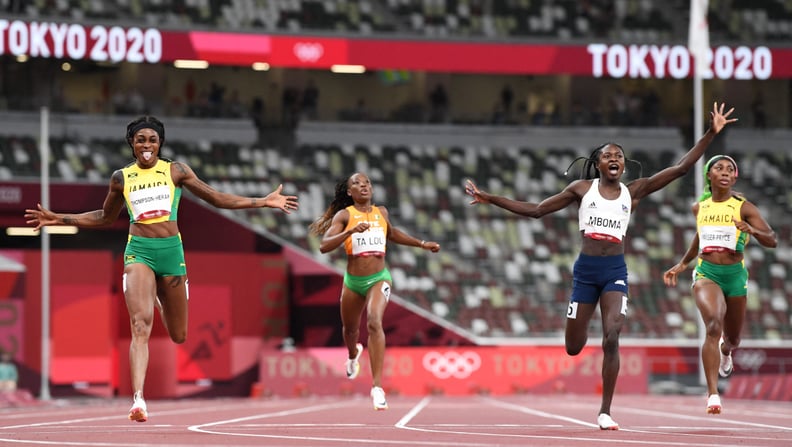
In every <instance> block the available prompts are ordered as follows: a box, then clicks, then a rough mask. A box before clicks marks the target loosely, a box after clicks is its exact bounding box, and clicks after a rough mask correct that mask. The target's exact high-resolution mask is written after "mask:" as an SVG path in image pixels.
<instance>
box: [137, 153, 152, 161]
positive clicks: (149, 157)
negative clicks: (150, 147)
mask: <svg viewBox="0 0 792 447" xmlns="http://www.w3.org/2000/svg"><path fill="white" fill-rule="evenodd" d="M140 155H141V156H142V157H143V159H144V160H146V161H149V160H151V157H153V156H154V152H151V151H145V152H141V153H140Z"/></svg>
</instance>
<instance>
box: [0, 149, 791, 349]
mask: <svg viewBox="0 0 792 447" xmlns="http://www.w3.org/2000/svg"><path fill="white" fill-rule="evenodd" d="M51 148H52V149H51V150H52V151H53V154H55V155H56V157H55V159H56V160H58V161H57V162H53V166H52V169H51V172H52V175H53V177H55V178H60V179H64V180H83V181H85V180H87V181H97V180H101V181H106V180H107V178H109V175H110V168H108V166H120V165H121V164H122V161H121V160H128V157H129V155H128V148H127V147H126V146H124V145H123V144H119V143H118V142H117V141H112V140H93V141H90V142H76V141H70V140H68V139H63V140H54V141H53V142H52V144H51ZM36 150H37V149H36V143H35V141H34V140H33V139H30V138H15V137H9V136H5V137H2V138H0V156H1V157H2V159H3V160H4V162H3V165H4V166H8V167H9V168H10V170H6V171H0V175H3V176H6V177H8V176H9V175H14V176H17V177H19V176H22V177H24V176H30V175H35V173H36V172H37V170H38V166H37V163H38V155H37V152H36ZM680 154H681V153H680V152H679V151H678V150H667V151H661V152H649V151H639V150H636V151H635V152H634V153H628V157H629V158H632V159H635V160H637V161H639V162H640V163H641V167H640V168H638V167H633V166H634V165H632V164H631V165H629V166H628V169H634V174H629V173H628V175H634V176H638V175H639V172H640V173H642V175H644V176H646V175H650V174H651V173H654V172H657V170H658V169H659V168H660V166H662V165H666V164H668V163H670V162H671V161H672V160H676V159H678V157H679V155H680ZM577 155H578V153H577V152H576V151H575V150H574V149H571V148H530V147H490V148H486V149H485V148H461V147H441V146H433V145H422V146H417V145H416V146H410V147H407V146H388V145H375V144H369V145H336V144H324V145H316V144H304V145H299V146H298V147H296V148H294V149H293V150H288V149H285V148H284V147H258V146H255V145H249V146H246V145H239V144H236V143H222V142H211V141H196V142H186V141H173V140H168V144H167V147H166V148H165V149H164V150H163V156H165V157H169V158H173V159H176V160H182V161H185V162H187V163H188V164H190V166H191V167H193V169H194V170H195V171H196V173H197V174H198V175H199V176H200V177H201V178H204V179H205V180H207V182H208V183H210V184H211V185H212V186H213V187H215V188H217V189H220V190H224V191H229V192H234V193H237V194H240V195H261V194H264V193H267V192H269V191H270V190H271V188H272V185H273V184H277V183H281V182H282V183H283V184H284V185H285V188H286V190H288V191H292V192H295V193H297V194H299V196H300V197H301V204H302V206H301V208H300V210H299V211H298V212H295V213H293V214H290V215H286V214H280V213H271V212H267V211H266V210H258V209H255V210H247V211H245V212H242V215H244V216H245V217H246V219H247V220H248V222H249V224H250V226H251V228H253V229H255V230H257V231H263V232H271V233H273V234H277V235H279V236H280V237H282V238H284V239H286V240H288V241H290V242H291V243H293V244H294V245H295V246H298V247H300V248H302V249H304V250H306V251H307V252H309V253H311V254H314V255H316V256H317V258H318V259H326V258H322V256H323V255H319V254H318V238H316V237H315V236H312V235H309V234H308V231H307V227H308V225H310V223H311V222H312V221H313V220H314V219H315V218H316V217H318V216H320V215H321V214H322V213H323V212H324V209H325V207H326V206H327V204H329V201H330V197H329V194H328V191H332V190H333V189H334V184H335V181H336V180H337V179H339V178H341V177H343V176H344V175H346V174H348V173H350V172H354V171H363V172H366V173H368V174H369V175H370V176H371V178H372V181H373V183H374V188H375V193H374V194H375V198H376V202H377V203H380V204H384V205H385V206H387V207H388V209H389V211H390V214H391V216H392V219H393V223H394V224H395V225H397V226H400V227H402V228H404V229H405V230H406V231H408V232H410V233H413V234H416V235H420V236H421V237H422V238H426V239H432V240H436V241H438V242H440V244H441V245H442V247H443V250H442V251H441V252H440V253H438V254H436V255H429V254H423V253H420V252H419V251H417V250H416V249H414V248H409V247H403V246H398V245H393V246H391V247H389V254H388V264H389V266H390V268H391V270H392V273H393V277H394V283H395V285H394V288H395V290H396V293H397V294H398V295H400V296H402V297H404V298H405V299H408V300H410V301H412V302H414V303H415V304H416V305H418V306H420V307H421V308H423V309H425V310H427V311H429V312H432V313H434V314H436V315H438V316H439V317H442V318H446V319H448V320H449V321H451V322H454V323H455V324H458V325H459V326H461V327H463V328H464V329H467V330H469V331H471V332H473V333H475V334H477V335H480V336H484V337H508V336H520V335H525V334H543V335H550V336H553V335H559V334H561V333H562V331H563V324H564V322H563V312H564V309H566V302H567V300H568V292H569V285H570V284H571V266H572V264H573V262H574V260H575V257H576V255H577V247H578V246H579V238H580V237H579V235H578V231H577V223H576V217H577V215H576V213H575V212H574V209H569V210H565V211H562V212H559V213H556V214H553V215H550V216H546V217H544V218H542V219H539V220H533V219H527V218H522V217H519V216H516V215H513V214H510V213H507V212H504V211H502V210H499V209H497V208H495V207H486V206H469V205H468V204H467V202H468V198H467V196H465V195H464V192H463V188H462V186H461V185H462V181H463V179H464V178H467V177H470V178H473V179H475V180H477V181H479V182H480V186H481V187H482V188H484V189H486V190H488V191H491V192H493V193H498V194H503V195H506V196H510V197H517V198H522V199H524V200H530V201H537V200H541V199H542V198H544V197H547V196H549V195H551V194H553V193H555V192H558V191H559V190H560V189H561V188H563V186H564V185H566V184H567V183H568V182H569V181H571V179H570V178H568V177H565V176H564V175H563V168H565V167H566V166H567V165H568V164H569V163H570V162H571V160H572V159H574V157H576V156H577ZM734 155H735V156H736V157H738V160H740V176H741V181H740V183H739V189H740V191H742V192H743V193H745V194H746V195H747V196H748V197H750V198H752V200H753V201H754V202H755V203H757V204H758V205H759V206H760V208H761V209H762V211H763V214H764V215H765V216H766V217H767V219H768V221H770V222H771V223H772V224H773V226H774V228H775V229H776V231H777V232H778V235H779V241H781V244H786V242H784V241H788V240H789V239H790V234H792V226H790V224H789V219H788V218H787V217H788V216H789V215H790V214H792V209H791V208H790V203H792V202H790V201H789V200H788V198H789V196H788V194H789V192H788V190H789V188H787V187H786V182H785V180H784V179H783V173H785V172H788V171H787V170H786V168H787V167H789V166H790V165H791V164H792V157H790V155H789V154H787V153H785V152H784V151H783V150H776V151H760V152H756V153H740V154H734ZM6 160H9V161H10V162H8V163H7V162H6ZM297 160H299V163H297ZM262 178H264V179H267V181H266V182H261V181H260V179H262ZM692 183H693V181H692V178H686V179H684V180H682V181H679V182H675V183H673V184H671V185H669V186H668V187H667V188H666V189H664V190H661V191H659V192H657V193H655V194H653V195H651V196H649V197H647V198H646V199H644V201H643V202H642V203H641V205H640V206H639V210H638V211H637V212H636V214H635V215H634V217H633V220H632V222H631V233H630V234H631V236H629V237H628V238H627V240H626V243H627V249H626V252H627V262H628V266H629V271H630V286H631V295H632V298H633V300H632V305H631V315H630V318H629V321H628V327H627V328H625V334H626V335H629V336H631V337H647V338H656V337H681V338H690V337H694V336H695V334H696V331H697V325H696V322H697V320H698V312H697V309H696V306H695V303H694V301H693V298H692V297H691V295H690V290H689V285H690V283H689V280H686V279H687V278H686V277H685V275H683V277H682V278H680V285H679V286H678V287H677V288H673V289H669V288H666V287H665V286H664V285H663V284H662V279H661V278H662V274H663V272H664V271H665V269H667V268H668V267H670V266H672V265H673V264H675V263H676V262H677V260H678V259H679V257H680V256H681V254H682V253H684V251H685V249H686V248H687V244H688V242H689V240H690V238H691V236H692V234H693V231H694V225H695V223H694V221H693V219H692V216H691V215H690V204H691V203H692V200H693V186H692ZM680 197H689V198H690V200H680ZM225 213H226V214H227V215H228V216H229V217H232V218H235V219H238V218H239V216H240V212H232V211H225ZM327 259H329V261H330V263H332V264H334V265H336V266H337V267H338V268H343V266H344V265H345V262H344V255H343V254H342V253H340V252H334V253H332V254H330V255H329V258H327ZM790 261H791V260H790V255H789V254H788V250H784V249H777V250H766V249H763V248H761V247H759V246H758V244H756V243H752V244H750V245H749V248H748V250H747V251H746V262H747V263H748V265H749V267H750V270H751V284H750V287H749V291H750V296H749V309H748V318H747V319H746V331H747V332H748V333H749V334H751V336H761V337H763V338H768V337H769V338H789V337H790V336H792V319H790V317H789V309H790V304H792V303H790V297H789V296H788V294H787V293H786V290H787V289H788V282H787V279H786V278H787V277H786V274H787V270H788V269H789V267H790V265H792V264H791V263H790ZM594 324H595V325H598V324H599V322H598V321H597V319H596V318H595V322H594Z"/></svg>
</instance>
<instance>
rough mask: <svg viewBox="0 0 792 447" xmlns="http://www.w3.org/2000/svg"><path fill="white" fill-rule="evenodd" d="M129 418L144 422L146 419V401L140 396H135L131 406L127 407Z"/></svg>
mask: <svg viewBox="0 0 792 447" xmlns="http://www.w3.org/2000/svg"><path fill="white" fill-rule="evenodd" d="M129 420H130V421H135V422H146V420H148V411H147V410H146V401H145V400H143V398H142V397H135V399H134V401H133V402H132V408H130V409H129Z"/></svg>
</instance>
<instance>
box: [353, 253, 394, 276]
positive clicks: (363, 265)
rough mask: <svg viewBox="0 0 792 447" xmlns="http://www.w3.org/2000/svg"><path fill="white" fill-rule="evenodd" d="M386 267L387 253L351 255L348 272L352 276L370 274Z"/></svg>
mask: <svg viewBox="0 0 792 447" xmlns="http://www.w3.org/2000/svg"><path fill="white" fill-rule="evenodd" d="M384 268H385V255H384V254H383V255H381V256H380V255H368V256H353V255H349V262H348V263H347V273H349V274H350V275H352V276H369V275H373V274H375V273H377V272H379V271H381V270H382V269H384Z"/></svg>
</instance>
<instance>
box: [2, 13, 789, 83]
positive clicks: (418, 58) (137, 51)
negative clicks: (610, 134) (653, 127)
mask: <svg viewBox="0 0 792 447" xmlns="http://www.w3.org/2000/svg"><path fill="white" fill-rule="evenodd" d="M3 54H8V55H15V56H18V55H28V56H31V57H41V58H55V59H74V60H93V61H97V62H116V63H117V62H132V63H152V64H153V63H163V62H173V61H174V60H176V59H193V60H195V59H199V60H204V61H207V62H209V63H210V64H219V65H239V66H249V65H251V64H253V63H255V62H266V63H268V64H270V65H272V66H276V67H299V68H315V69H327V68H330V67H332V66H333V65H362V66H364V67H366V68H367V69H369V70H381V69H399V70H416V71H431V72H445V73H492V74H530V75H576V76H591V77H608V78H615V79H620V78H631V79H685V78H690V77H692V76H693V59H692V57H691V54H690V52H689V51H688V49H687V47H686V46H684V45H672V44H667V45H649V44H645V45H642V44H630V45H626V44H619V43H616V44H605V43H598V42H593V43H590V44H588V45H538V44H524V43H484V42H474V41H465V42H462V41H450V40H449V41H436V40H435V41H430V40H423V41H422V40H389V39H357V38H345V37H312V36H294V35H291V36H276V35H267V34H242V33H224V32H204V31H172V30H159V29H156V28H136V27H131V28H122V27H118V26H104V25H93V26H85V25H79V24H67V23H57V22H25V21H21V20H10V21H9V20H6V19H0V55H3ZM704 57H705V62H706V66H707V67H708V68H707V70H705V71H704V73H702V78H703V79H737V80H750V79H771V78H773V79H787V78H792V49H791V48H769V47H765V46H756V47H748V46H738V47H729V46H717V47H712V48H710V49H709V51H707V52H706V54H705V55H704Z"/></svg>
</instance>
